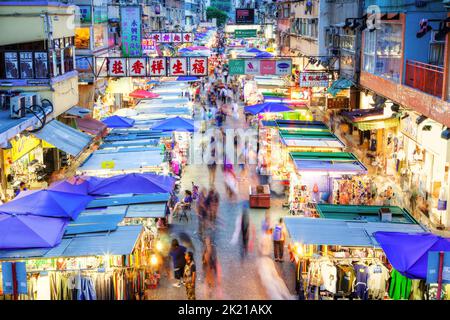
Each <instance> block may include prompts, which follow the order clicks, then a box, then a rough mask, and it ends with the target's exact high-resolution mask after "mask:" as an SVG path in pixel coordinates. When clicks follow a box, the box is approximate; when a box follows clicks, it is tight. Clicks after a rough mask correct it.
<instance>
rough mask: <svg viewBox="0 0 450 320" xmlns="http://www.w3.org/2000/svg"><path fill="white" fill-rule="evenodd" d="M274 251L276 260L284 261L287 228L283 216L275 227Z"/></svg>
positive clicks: (273, 235)
mask: <svg viewBox="0 0 450 320" xmlns="http://www.w3.org/2000/svg"><path fill="white" fill-rule="evenodd" d="M272 237H273V252H274V256H275V261H277V262H283V253H284V241H285V239H286V230H285V227H284V223H283V218H280V220H279V221H278V223H277V224H276V225H275V227H274V228H273V234H272Z"/></svg>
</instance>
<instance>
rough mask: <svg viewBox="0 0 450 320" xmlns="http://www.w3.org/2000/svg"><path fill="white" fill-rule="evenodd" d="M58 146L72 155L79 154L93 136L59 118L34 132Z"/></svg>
mask: <svg viewBox="0 0 450 320" xmlns="http://www.w3.org/2000/svg"><path fill="white" fill-rule="evenodd" d="M33 134H34V135H35V136H36V137H38V138H39V139H42V140H45V141H47V142H48V143H50V144H51V145H54V146H55V147H56V148H58V149H60V150H62V151H64V152H66V153H68V154H70V155H72V156H77V155H79V154H80V153H81V152H82V151H83V150H84V149H85V148H86V147H87V146H89V143H90V142H91V140H92V138H91V137H90V136H89V135H87V134H85V133H83V132H80V131H78V130H76V129H74V128H72V127H69V126H68V125H65V124H64V123H62V122H59V121H58V120H52V121H50V122H49V123H47V124H46V125H45V126H44V127H43V128H42V129H41V130H39V131H38V132H34V133H33Z"/></svg>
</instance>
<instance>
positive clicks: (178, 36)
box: [172, 33, 182, 43]
mask: <svg viewBox="0 0 450 320" xmlns="http://www.w3.org/2000/svg"><path fill="white" fill-rule="evenodd" d="M172 42H174V43H179V42H182V38H181V33H172Z"/></svg>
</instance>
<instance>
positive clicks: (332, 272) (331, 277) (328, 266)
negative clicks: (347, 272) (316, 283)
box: [320, 261, 337, 294]
mask: <svg viewBox="0 0 450 320" xmlns="http://www.w3.org/2000/svg"><path fill="white" fill-rule="evenodd" d="M320 272H321V276H322V281H323V284H322V287H321V288H320V289H321V290H326V291H328V292H331V293H333V294H335V293H336V281H337V270H336V267H335V265H334V264H333V263H331V261H324V262H322V263H321V264H320Z"/></svg>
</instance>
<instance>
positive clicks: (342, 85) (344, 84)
mask: <svg viewBox="0 0 450 320" xmlns="http://www.w3.org/2000/svg"><path fill="white" fill-rule="evenodd" d="M353 85H354V83H353V81H351V80H348V79H345V78H339V79H337V80H336V81H334V82H333V83H332V84H331V86H330V87H329V88H328V89H327V92H328V93H330V94H331V95H332V96H333V97H336V95H337V94H338V93H339V92H341V91H342V90H345V89H348V88H350V87H351V86H353Z"/></svg>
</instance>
